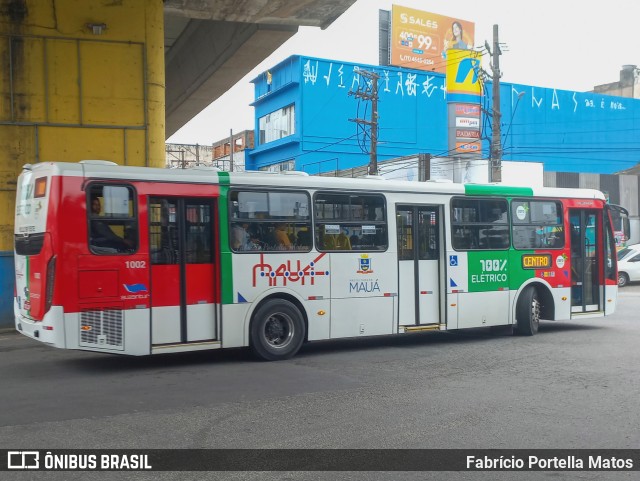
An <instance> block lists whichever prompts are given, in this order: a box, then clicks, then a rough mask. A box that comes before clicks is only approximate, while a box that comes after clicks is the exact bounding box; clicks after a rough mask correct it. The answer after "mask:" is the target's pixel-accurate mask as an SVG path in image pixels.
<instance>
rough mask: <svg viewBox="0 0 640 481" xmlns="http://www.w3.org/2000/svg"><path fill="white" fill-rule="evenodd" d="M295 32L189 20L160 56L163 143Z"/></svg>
mask: <svg viewBox="0 0 640 481" xmlns="http://www.w3.org/2000/svg"><path fill="white" fill-rule="evenodd" d="M296 31H297V27H294V26H288V25H264V24H249V23H239V22H218V21H204V20H192V21H191V22H190V23H189V25H188V26H187V28H186V30H185V31H184V32H183V34H182V35H181V36H180V38H179V39H178V41H177V42H176V43H175V44H174V46H173V48H172V49H171V50H170V51H169V53H168V54H167V56H166V59H165V61H166V67H165V68H166V86H167V88H166V133H165V136H166V138H169V137H171V136H172V135H173V134H174V133H176V132H177V131H178V130H179V129H180V128H181V127H182V126H183V125H184V124H186V123H187V122H188V121H189V120H191V119H192V118H193V117H195V116H196V115H197V114H198V113H200V112H201V111H202V110H203V109H204V108H205V107H207V106H208V105H209V104H210V103H211V102H213V101H214V100H216V99H217V98H218V97H220V96H221V95H222V94H224V93H225V92H226V91H227V90H229V89H230V88H231V87H233V86H234V85H235V84H236V83H238V81H239V80H240V79H241V78H242V77H244V76H245V75H246V74H247V73H248V72H249V71H250V70H251V69H252V68H253V67H254V66H255V65H257V64H259V63H260V62H261V61H262V60H264V59H265V58H267V57H268V56H269V55H271V54H272V53H273V52H274V51H275V50H276V49H277V48H278V47H280V45H282V44H283V43H284V42H285V41H286V40H287V39H289V38H290V37H291V36H292V35H293V34H295V33H296Z"/></svg>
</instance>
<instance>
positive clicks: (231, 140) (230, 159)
mask: <svg viewBox="0 0 640 481" xmlns="http://www.w3.org/2000/svg"><path fill="white" fill-rule="evenodd" d="M229 172H233V129H230V130H229Z"/></svg>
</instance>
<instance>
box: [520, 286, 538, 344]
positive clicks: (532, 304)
mask: <svg viewBox="0 0 640 481" xmlns="http://www.w3.org/2000/svg"><path fill="white" fill-rule="evenodd" d="M516 321H517V323H518V334H520V335H521V336H533V335H534V334H535V333H537V332H538V327H539V325H540V299H539V298H538V291H537V290H536V288H535V287H533V286H529V287H526V288H525V289H524V291H523V292H522V294H521V295H520V299H518V305H517V306H516Z"/></svg>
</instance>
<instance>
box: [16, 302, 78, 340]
mask: <svg viewBox="0 0 640 481" xmlns="http://www.w3.org/2000/svg"><path fill="white" fill-rule="evenodd" d="M13 312H14V315H15V320H16V330H17V331H18V332H19V333H21V334H24V335H25V336H27V337H30V338H31V339H35V340H36V341H40V342H43V343H45V344H48V345H50V346H53V347H60V348H64V347H66V346H65V342H64V313H63V310H62V307H61V306H52V307H51V309H49V312H47V313H46V314H45V315H44V319H42V321H34V320H33V319H29V318H28V317H25V316H23V315H22V314H20V312H19V311H18V304H17V302H16V301H15V300H14V301H13Z"/></svg>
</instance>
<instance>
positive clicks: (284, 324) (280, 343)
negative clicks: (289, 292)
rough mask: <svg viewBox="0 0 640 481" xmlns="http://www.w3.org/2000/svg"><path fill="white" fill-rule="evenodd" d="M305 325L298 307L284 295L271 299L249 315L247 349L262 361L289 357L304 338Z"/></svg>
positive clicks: (297, 348)
mask: <svg viewBox="0 0 640 481" xmlns="http://www.w3.org/2000/svg"><path fill="white" fill-rule="evenodd" d="M304 335H305V328H304V321H303V319H302V314H301V313H300V310H299V309H298V308H297V307H296V306H295V305H294V304H293V303H291V302H289V301H286V300H284V299H271V300H269V301H267V302H265V303H264V304H263V305H262V306H260V307H259V308H258V310H257V311H256V312H255V313H254V315H253V317H252V319H251V328H250V336H251V350H252V351H253V353H254V354H255V355H256V356H257V357H258V358H260V359H261V360H264V361H279V360H282V359H289V358H290V357H293V356H294V355H295V354H296V353H297V352H298V350H299V349H300V346H302V342H303V341H304Z"/></svg>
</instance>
